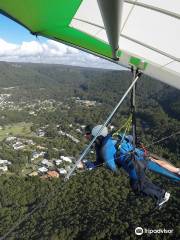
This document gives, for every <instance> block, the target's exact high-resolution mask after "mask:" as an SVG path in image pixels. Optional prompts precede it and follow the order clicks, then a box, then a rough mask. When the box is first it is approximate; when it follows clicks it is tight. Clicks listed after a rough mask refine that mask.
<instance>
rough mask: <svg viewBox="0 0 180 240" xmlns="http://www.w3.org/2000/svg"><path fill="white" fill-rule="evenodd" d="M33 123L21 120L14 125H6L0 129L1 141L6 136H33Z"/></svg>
mask: <svg viewBox="0 0 180 240" xmlns="http://www.w3.org/2000/svg"><path fill="white" fill-rule="evenodd" d="M31 126H32V123H25V122H20V123H16V124H12V125H6V126H5V127H3V129H1V130H0V141H2V140H3V139H5V138H6V137H8V136H10V135H12V136H17V135H18V136H24V137H31V136H33V134H32V132H31Z"/></svg>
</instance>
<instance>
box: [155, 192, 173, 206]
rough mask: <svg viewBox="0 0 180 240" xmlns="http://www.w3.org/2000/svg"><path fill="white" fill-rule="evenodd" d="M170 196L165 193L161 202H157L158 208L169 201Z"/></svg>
mask: <svg viewBox="0 0 180 240" xmlns="http://www.w3.org/2000/svg"><path fill="white" fill-rule="evenodd" d="M170 195H171V194H170V193H168V192H165V194H164V197H163V198H162V199H161V200H159V202H158V206H159V207H162V205H163V204H164V203H165V202H167V201H168V200H169V198H170Z"/></svg>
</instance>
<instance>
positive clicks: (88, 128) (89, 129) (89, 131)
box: [84, 124, 93, 134]
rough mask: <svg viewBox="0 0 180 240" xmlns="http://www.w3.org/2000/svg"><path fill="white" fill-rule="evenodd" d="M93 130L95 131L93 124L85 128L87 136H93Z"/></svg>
mask: <svg viewBox="0 0 180 240" xmlns="http://www.w3.org/2000/svg"><path fill="white" fill-rule="evenodd" d="M92 129H93V125H91V124H89V125H87V126H86V127H85V128H84V132H85V134H91V132H92Z"/></svg>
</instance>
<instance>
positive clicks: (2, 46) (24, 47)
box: [0, 15, 121, 69]
mask: <svg viewBox="0 0 180 240" xmlns="http://www.w3.org/2000/svg"><path fill="white" fill-rule="evenodd" d="M0 61H9V62H35V63H36V62H37V63H38V62H40V63H56V64H57V63H59V64H70V65H78V66H89V67H98V68H110V69H120V68H121V67H119V66H117V65H115V64H112V63H110V62H107V61H105V60H103V59H100V58H97V57H95V56H93V55H91V54H87V53H84V52H82V51H80V50H77V49H74V48H71V47H68V46H66V45H63V44H61V43H57V42H55V41H52V40H49V39H46V38H43V37H38V38H36V36H33V35H32V34H31V33H30V32H29V31H28V30H27V29H25V28H24V27H22V26H21V25H19V24H17V23H16V22H14V21H13V20H11V19H9V18H7V17H5V16H3V15H0Z"/></svg>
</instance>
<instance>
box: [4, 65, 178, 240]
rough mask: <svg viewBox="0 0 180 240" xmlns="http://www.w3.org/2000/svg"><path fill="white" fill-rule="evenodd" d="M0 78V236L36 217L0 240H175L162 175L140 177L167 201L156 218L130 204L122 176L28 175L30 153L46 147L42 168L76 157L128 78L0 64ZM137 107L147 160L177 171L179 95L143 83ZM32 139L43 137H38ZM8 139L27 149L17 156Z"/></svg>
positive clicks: (117, 122)
mask: <svg viewBox="0 0 180 240" xmlns="http://www.w3.org/2000/svg"><path fill="white" fill-rule="evenodd" d="M0 73H1V74H0V114H1V115H0V127H1V129H0V158H1V159H7V160H9V161H11V163H12V164H11V166H10V167H9V170H8V172H6V173H3V174H0V236H3V235H4V234H6V233H7V232H8V231H9V229H11V227H12V226H14V223H16V222H17V221H18V219H21V218H23V216H25V215H26V214H27V213H29V212H31V211H32V210H33V209H34V208H37V209H36V211H35V212H34V213H33V214H32V215H31V216H29V218H28V220H25V221H23V223H22V224H20V226H18V227H17V228H16V229H15V230H14V231H13V232H12V233H11V234H10V235H9V236H8V237H7V239H18V240H19V239H24V240H27V239H28V240H31V239H32V240H34V239H42V240H44V239H47V240H49V239H52V240H73V239H74V240H80V239H82V240H95V239H96V240H120V239H123V240H130V239H136V237H137V236H136V235H135V233H134V229H135V228H136V227H138V226H140V227H143V228H149V229H160V228H161V229H173V234H151V235H147V234H146V236H145V235H144V238H143V236H142V237H141V239H179V237H180V225H179V215H180V214H179V213H180V212H179V203H180V202H179V197H180V194H179V185H178V184H177V183H172V182H170V181H169V180H168V179H165V178H163V177H161V176H158V175H155V174H153V173H148V176H149V177H150V178H151V179H152V180H153V181H155V182H156V183H157V184H159V185H160V186H162V187H164V188H165V189H166V190H168V191H170V192H171V196H172V197H171V199H170V201H169V202H168V203H167V206H166V207H164V208H163V209H162V210H160V211H158V210H157V211H152V209H153V207H154V204H155V202H154V201H153V200H152V199H149V198H144V197H136V196H135V195H134V194H133V193H132V191H131V190H130V187H129V182H128V177H127V175H126V174H125V173H124V172H123V171H122V170H120V174H119V175H118V176H115V175H113V174H112V173H111V172H110V171H109V170H107V169H105V168H103V167H101V168H98V169H97V170H94V171H82V172H79V173H77V174H76V175H74V176H73V177H72V178H71V179H70V180H69V181H67V182H64V181H63V177H62V176H60V177H59V178H57V179H56V178H51V179H43V178H41V177H39V176H30V175H29V173H31V172H32V171H34V170H36V169H37V166H36V165H39V164H40V160H39V162H38V161H37V162H36V164H34V163H32V156H31V155H32V153H33V152H34V149H35V146H36V147H38V146H40V147H44V149H45V152H46V153H45V154H46V158H47V159H48V160H49V161H50V160H51V159H55V158H59V156H60V155H62V154H63V155H71V156H73V157H78V155H79V153H80V152H81V151H82V150H83V149H84V148H85V142H84V139H83V127H82V126H83V125H86V124H90V123H91V124H100V123H102V122H103V121H104V120H105V119H106V117H107V116H108V115H109V113H110V111H111V110H112V109H113V107H114V106H115V105H116V103H117V102H118V100H119V99H120V98H121V96H122V95H123V93H124V91H125V90H126V89H127V88H128V86H129V84H130V82H131V78H132V76H131V73H130V72H128V71H120V72H119V71H110V70H100V69H90V68H80V67H69V66H62V65H48V64H24V63H5V62H1V63H0ZM136 100H137V131H138V137H139V138H140V139H141V141H143V142H144V144H145V145H146V146H149V145H151V146H149V147H148V150H149V151H153V152H154V153H156V154H159V155H160V156H162V157H164V158H166V159H167V160H170V161H171V162H172V163H173V164H175V165H177V166H179V167H180V164H179V161H178V160H179V159H180V138H179V135H178V134H176V133H177V132H179V131H180V94H179V90H177V89H174V88H172V87H170V86H167V85H165V84H163V83H161V82H159V81H156V80H154V79H151V78H149V77H147V76H143V77H142V78H141V79H140V80H139V82H138V84H137V96H136ZM129 103H130V98H129V97H128V98H127V99H126V101H125V102H124V103H123V105H122V107H121V108H120V109H119V111H118V113H117V114H116V115H115V117H114V119H113V120H112V125H113V126H115V129H118V128H120V127H121V126H122V125H123V124H124V123H125V122H126V121H127V119H128V117H129V114H130V108H129ZM22 122H23V125H22ZM40 131H41V132H42V131H43V134H44V135H43V137H41V136H39V135H37V133H39V132H40ZM62 133H63V134H64V133H68V134H71V135H65V134H64V135H63V134H62ZM60 134H61V135H60ZM172 134H176V135H173V136H172V137H170V138H167V139H165V140H164V141H162V142H160V143H159V144H154V145H152V143H153V142H156V141H158V140H160V139H162V138H164V137H166V136H170V135H172ZM72 136H73V137H74V138H72ZM7 137H16V138H17V139H18V141H24V142H25V140H24V139H26V141H27V140H30V141H33V144H34V145H32V146H30V145H27V144H26V143H24V146H25V148H24V149H23V150H16V149H15V148H14V149H13V148H12V146H14V145H13V144H10V143H9V142H7ZM22 138H23V139H22ZM19 139H20V140H19ZM74 139H75V140H74ZM77 140H78V141H77ZM87 158H88V159H93V158H94V156H93V154H89V155H88V156H87ZM63 167H64V168H67V166H63ZM67 169H68V168H67Z"/></svg>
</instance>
